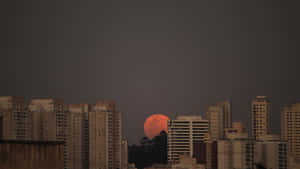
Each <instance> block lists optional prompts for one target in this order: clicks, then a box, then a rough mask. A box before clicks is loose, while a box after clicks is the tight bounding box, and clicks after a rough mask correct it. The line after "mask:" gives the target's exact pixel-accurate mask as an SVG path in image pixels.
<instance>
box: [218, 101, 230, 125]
mask: <svg viewBox="0 0 300 169" xmlns="http://www.w3.org/2000/svg"><path fill="white" fill-rule="evenodd" d="M216 105H217V106H218V107H221V108H222V109H223V113H224V114H223V115H224V128H231V125H232V113H231V109H232V108H231V107H232V105H231V101H228V100H226V101H221V102H217V104H216Z"/></svg>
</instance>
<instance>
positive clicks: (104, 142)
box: [89, 102, 122, 169]
mask: <svg viewBox="0 0 300 169" xmlns="http://www.w3.org/2000/svg"><path fill="white" fill-rule="evenodd" d="M121 126H122V124H121V113H120V112H118V111H116V108H115V104H114V103H113V102H97V103H96V105H94V107H93V110H92V112H89V158H90V159H89V166H90V169H99V168H101V169H121V167H122V166H121V138H122V128H121Z"/></svg>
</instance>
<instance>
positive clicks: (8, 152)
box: [0, 140, 64, 169]
mask: <svg viewBox="0 0 300 169" xmlns="http://www.w3.org/2000/svg"><path fill="white" fill-rule="evenodd" d="M0 168H1V169H63V168H64V145H63V142H53V141H29V140H27V141H18V140H12V141H11V140H2V141H0Z"/></svg>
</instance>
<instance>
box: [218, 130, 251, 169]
mask: <svg viewBox="0 0 300 169" xmlns="http://www.w3.org/2000/svg"><path fill="white" fill-rule="evenodd" d="M254 147H255V143H254V141H253V140H251V139H249V138H248V136H247V134H246V133H243V134H240V136H238V135H234V136H233V137H229V139H224V140H219V141H218V169H233V168H234V169H254V167H255V166H254Z"/></svg>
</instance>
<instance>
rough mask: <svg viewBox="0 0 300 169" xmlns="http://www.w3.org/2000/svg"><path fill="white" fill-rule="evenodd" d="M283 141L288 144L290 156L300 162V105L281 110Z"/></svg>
mask: <svg viewBox="0 0 300 169" xmlns="http://www.w3.org/2000/svg"><path fill="white" fill-rule="evenodd" d="M281 139H282V140H285V141H287V142H288V155H289V156H291V158H295V159H296V161H299V160H300V103H296V104H293V105H290V106H286V107H283V108H282V109H281Z"/></svg>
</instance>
